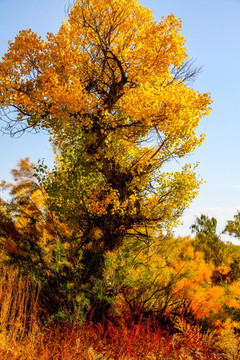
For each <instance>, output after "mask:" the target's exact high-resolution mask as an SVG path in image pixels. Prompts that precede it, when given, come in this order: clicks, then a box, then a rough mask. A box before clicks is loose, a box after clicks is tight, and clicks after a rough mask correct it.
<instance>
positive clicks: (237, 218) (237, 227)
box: [223, 211, 240, 238]
mask: <svg viewBox="0 0 240 360" xmlns="http://www.w3.org/2000/svg"><path fill="white" fill-rule="evenodd" d="M223 232H224V233H228V234H229V235H232V236H234V237H236V238H240V211H238V212H237V214H236V215H234V220H228V221H227V225H226V226H225V229H224V231H223Z"/></svg>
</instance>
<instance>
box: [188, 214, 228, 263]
mask: <svg viewBox="0 0 240 360" xmlns="http://www.w3.org/2000/svg"><path fill="white" fill-rule="evenodd" d="M216 229H217V220H216V219H215V218H214V217H212V218H211V219H210V218H209V217H208V216H206V215H204V214H201V216H200V217H197V218H196V221H195V223H194V224H193V225H192V226H191V230H192V233H195V234H196V235H195V241H194V244H195V245H194V246H195V247H196V248H197V249H199V250H200V251H202V252H203V253H204V254H205V260H206V261H207V262H209V261H211V260H212V261H213V262H214V264H215V265H217V266H218V265H220V264H221V263H222V261H223V247H224V244H223V242H222V241H221V239H220V237H219V236H218V235H217V234H216Z"/></svg>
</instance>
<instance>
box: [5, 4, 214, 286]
mask: <svg viewBox="0 0 240 360" xmlns="http://www.w3.org/2000/svg"><path fill="white" fill-rule="evenodd" d="M197 72H198V70H197V69H193V68H192V66H191V61H189V60H187V55H186V49H185V40H184V38H183V36H182V34H181V21H180V20H179V19H176V18H175V17H174V16H173V15H169V16H168V17H167V18H166V19H164V18H162V19H161V20H160V22H159V23H157V22H155V20H154V19H153V16H152V13H151V11H150V10H148V9H146V8H144V7H143V6H141V5H140V4H138V1H137V0H133V1H127V0H101V1H99V0H98V1H97V0H78V1H76V2H75V4H74V6H73V7H72V9H70V10H69V15H68V19H67V20H66V21H65V22H64V23H63V24H62V26H61V28H60V30H59V32H58V33H57V34H56V35H54V34H48V36H47V39H46V40H45V41H44V40H42V39H41V38H40V37H38V36H37V35H36V34H35V33H33V32H32V31H31V30H26V31H21V32H20V33H19V34H18V35H17V36H16V38H15V41H14V42H13V43H10V45H9V50H8V51H7V53H6V54H5V55H4V57H3V59H2V62H1V63H0V108H1V111H2V120H3V121H5V122H6V126H5V131H9V132H10V133H11V134H16V133H18V132H22V131H26V130H35V131H37V130H39V129H45V130H47V131H48V132H49V134H50V136H51V141H52V144H53V146H54V148H55V149H56V152H57V156H56V166H55V168H54V169H53V170H52V171H46V172H45V174H42V173H41V171H39V172H38V178H39V181H41V183H42V185H43V186H44V188H45V191H46V192H47V194H48V196H49V199H50V200H51V210H52V211H54V213H55V214H56V216H59V217H60V218H61V221H63V222H65V223H66V224H68V225H69V226H70V228H71V229H74V231H75V232H76V233H77V234H78V236H77V239H78V240H77V246H76V251H75V252H74V254H73V257H75V259H78V258H79V257H80V256H82V262H83V266H84V267H85V274H83V273H82V282H83V283H89V279H91V277H96V278H101V276H102V273H103V264H104V254H105V252H106V251H108V250H110V251H113V250H114V249H117V248H119V247H120V246H121V244H122V242H123V239H125V238H126V237H128V236H131V238H132V237H134V236H135V237H141V238H142V239H143V240H145V239H146V238H149V235H148V228H149V227H155V226H160V227H161V228H162V229H165V230H169V228H171V227H172V226H173V225H174V224H176V222H177V221H178V218H179V217H180V215H181V214H182V212H183V210H184V208H185V207H187V206H188V204H189V202H191V200H192V199H193V198H194V197H195V196H196V194H197V192H198V189H199V186H200V183H201V181H200V180H198V179H197V178H196V175H195V173H194V167H193V168H192V167H191V165H186V166H184V167H183V169H182V170H181V171H180V172H176V173H164V170H163V166H164V165H165V164H166V163H168V162H169V161H170V160H171V159H176V158H182V157H184V156H186V155H187V154H189V153H191V152H192V151H194V149H195V148H196V147H197V146H199V145H200V144H201V143H202V141H203V139H204V136H203V135H200V136H197V134H196V131H197V126H198V124H199V121H200V120H201V118H202V117H203V116H205V115H207V114H208V113H209V110H210V107H209V106H210V103H211V100H210V97H209V95H208V94H200V93H199V92H198V91H194V90H193V89H192V88H191V87H190V86H189V82H190V81H191V80H193V79H194V77H195V76H196V74H197ZM10 119H12V120H10ZM80 254H81V255H80ZM82 254H83V255H82Z"/></svg>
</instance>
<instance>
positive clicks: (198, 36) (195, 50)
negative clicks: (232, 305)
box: [0, 0, 240, 239]
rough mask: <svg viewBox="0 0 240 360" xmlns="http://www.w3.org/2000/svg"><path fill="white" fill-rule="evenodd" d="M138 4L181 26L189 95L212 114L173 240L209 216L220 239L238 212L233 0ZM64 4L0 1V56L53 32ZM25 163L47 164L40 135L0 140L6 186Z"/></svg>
mask: <svg viewBox="0 0 240 360" xmlns="http://www.w3.org/2000/svg"><path fill="white" fill-rule="evenodd" d="M140 2H141V3H142V4H143V5H144V6H146V7H148V8H150V9H152V10H153V14H154V17H155V18H156V20H159V19H160V17H161V16H167V15H168V14H169V13H173V14H174V15H175V16H176V17H178V18H181V19H182V26H183V30H182V33H183V35H185V36H186V39H187V43H186V45H187V52H188V55H189V57H192V58H194V59H196V65H199V66H202V67H203V72H202V73H201V74H200V75H199V77H198V79H197V80H196V82H195V83H194V88H195V89H198V90H199V91H201V92H207V91H209V92H210V93H211V96H212V99H213V110H212V113H211V115H209V116H208V117H206V118H204V119H203V120H202V122H201V124H200V128H199V131H200V132H204V133H205V134H206V141H205V142H204V144H203V145H202V146H201V147H200V148H199V149H198V150H197V151H196V152H195V153H194V154H193V155H191V156H190V157H189V159H187V160H186V161H189V162H195V161H199V162H200V164H199V167H198V173H199V175H200V176H201V177H203V178H204V180H205V181H206V183H205V184H204V185H202V187H201V190H200V193H199V195H198V197H197V199H196V200H195V201H194V202H193V203H192V204H191V206H190V208H189V210H187V211H185V214H184V216H183V221H184V223H185V224H184V226H182V227H179V228H178V229H177V230H176V233H177V234H182V235H186V234H189V233H190V230H189V226H190V225H191V224H192V223H193V221H194V218H195V216H199V215H200V214H201V213H204V214H207V215H209V216H214V217H216V218H217V220H218V224H219V227H218V231H219V232H220V231H221V230H222V229H223V227H224V225H225V223H226V221H227V220H228V219H231V218H232V217H233V215H234V214H235V213H236V211H237V209H240V164H239V154H240V141H239V136H240V121H239V120H240V118H239V114H240V106H239V104H240V86H239V83H240V70H239V59H240V20H239V19H240V0H198V1H192V0H181V1H180V0H140ZM67 5H68V0H41V1H39V0H21V1H19V0H0V56H2V55H3V54H4V53H5V51H6V50H7V48H8V40H13V39H14V37H15V35H16V34H17V33H18V31H19V30H23V29H28V28H31V29H32V30H33V31H35V32H37V33H38V34H39V35H41V36H43V37H44V36H45V35H46V33H47V32H56V31H57V30H58V29H59V27H60V25H61V22H62V20H64V17H65V10H64V8H65V6H67ZM26 156H29V157H30V159H31V160H32V161H33V162H36V161H37V160H38V159H42V158H45V160H46V162H47V163H49V164H51V162H52V160H53V156H52V153H51V147H50V145H49V143H48V138H47V135H44V134H37V135H24V136H22V137H21V138H19V139H16V138H9V137H8V136H0V165H1V167H0V179H9V171H10V169H11V168H13V167H14V166H15V164H16V162H17V161H18V160H19V159H20V158H23V157H26ZM174 166H176V167H177V166H178V165H177V164H175V165H174ZM224 239H227V237H226V236H225V237H224Z"/></svg>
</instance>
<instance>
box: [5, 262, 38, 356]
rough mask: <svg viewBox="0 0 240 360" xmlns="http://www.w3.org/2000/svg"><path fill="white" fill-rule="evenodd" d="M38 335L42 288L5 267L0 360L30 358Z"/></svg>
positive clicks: (15, 270)
mask: <svg viewBox="0 0 240 360" xmlns="http://www.w3.org/2000/svg"><path fill="white" fill-rule="evenodd" d="M38 333H39V326H38V287H37V286H36V285H35V284H33V282H32V281H31V280H30V278H29V277H26V276H22V275H21V274H20V273H19V271H18V270H17V269H16V268H14V267H12V266H3V265H1V266H0V358H1V359H4V358H6V359H9V358H11V357H12V358H14V357H15V358H16V359H21V358H24V357H26V354H27V353H28V352H29V354H30V353H31V351H32V349H33V348H34V346H35V343H36V337H37V335H38ZM23 352H24V354H23Z"/></svg>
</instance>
